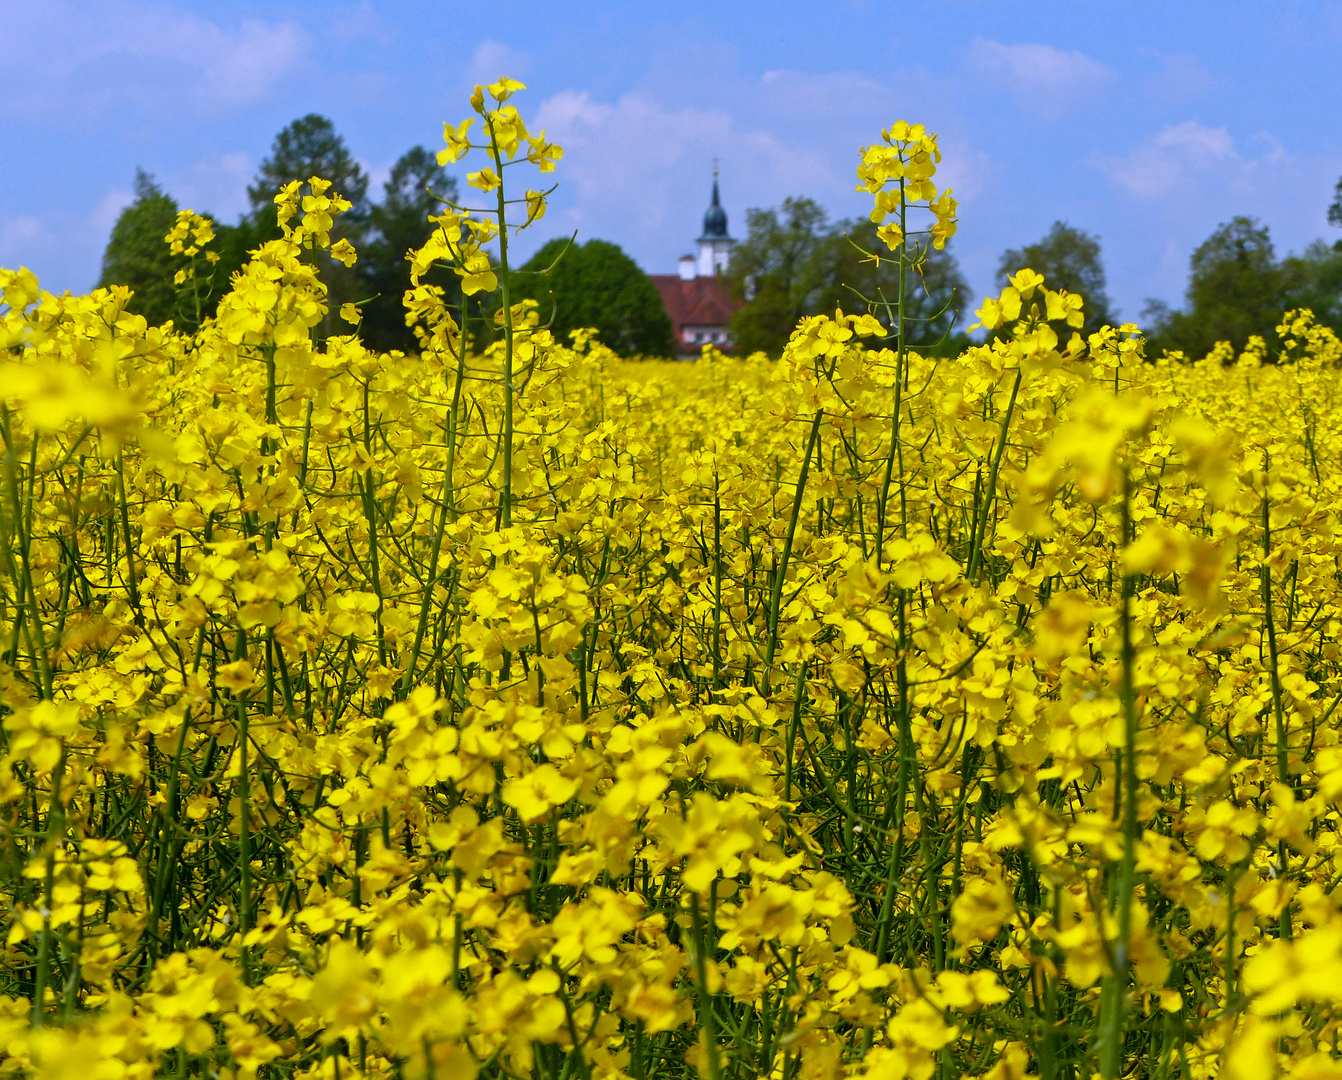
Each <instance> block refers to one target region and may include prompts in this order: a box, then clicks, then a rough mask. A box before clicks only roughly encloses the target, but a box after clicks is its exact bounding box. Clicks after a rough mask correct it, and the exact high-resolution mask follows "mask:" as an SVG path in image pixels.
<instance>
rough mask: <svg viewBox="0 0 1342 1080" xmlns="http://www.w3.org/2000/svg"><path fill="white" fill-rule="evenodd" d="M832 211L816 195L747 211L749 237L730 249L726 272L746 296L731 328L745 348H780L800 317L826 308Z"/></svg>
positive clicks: (771, 350) (831, 253)
mask: <svg viewBox="0 0 1342 1080" xmlns="http://www.w3.org/2000/svg"><path fill="white" fill-rule="evenodd" d="M835 254H836V252H835V249H834V245H833V243H832V229H831V226H830V222H829V215H828V214H827V213H826V212H825V210H824V208H823V207H821V206H820V204H819V203H817V202H816V201H815V200H814V199H808V198H806V197H804V196H801V197H796V198H788V199H784V200H783V205H782V206H781V207H770V208H768V209H764V210H758V209H753V210H747V211H746V237H745V239H744V240H742V241H741V242H740V243H738V244H737V245H736V247H735V248H733V250H732V256H731V261H730V262H729V263H728V270H727V277H728V280H729V281H730V283H731V285H732V289H733V292H734V293H735V294H736V296H737V297H738V298H740V299H742V300H744V301H745V304H744V306H743V307H742V308H741V309H740V310H739V311H738V312H737V313H736V315H735V316H734V317H733V318H732V324H731V333H732V340H733V341H734V342H735V343H736V347H737V348H738V349H739V350H740V351H741V353H743V354H749V353H752V352H758V351H763V352H767V353H771V354H777V353H779V352H780V351H781V350H782V348H783V345H784V343H786V341H787V339H788V337H789V336H790V335H791V333H792V331H793V329H794V328H795V327H796V325H797V320H798V319H800V318H801V317H802V316H804V315H811V314H814V313H815V312H816V311H819V310H822V309H821V307H820V305H821V299H822V295H823V294H824V292H825V289H826V286H827V285H828V284H829V283H830V282H831V281H832V280H833V273H832V272H831V271H832V269H833V267H832V263H833V260H834V257H835Z"/></svg>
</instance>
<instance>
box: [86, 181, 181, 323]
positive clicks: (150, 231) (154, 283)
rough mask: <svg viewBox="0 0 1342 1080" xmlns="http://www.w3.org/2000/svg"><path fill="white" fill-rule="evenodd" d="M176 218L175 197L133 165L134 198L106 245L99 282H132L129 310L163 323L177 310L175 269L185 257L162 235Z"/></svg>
mask: <svg viewBox="0 0 1342 1080" xmlns="http://www.w3.org/2000/svg"><path fill="white" fill-rule="evenodd" d="M176 220H177V203H176V201H175V200H174V199H173V198H172V196H170V195H166V194H164V192H163V189H162V188H160V187H159V186H158V184H157V183H155V182H154V178H153V177H152V176H150V175H149V174H148V173H147V172H145V171H144V170H143V169H136V170H135V201H134V202H133V203H131V204H130V205H129V206H128V207H126V209H124V210H122V211H121V214H120V215H119V216H118V217H117V220H116V224H115V225H113V226H112V235H111V236H110V237H109V238H108V240H107V247H106V248H105V249H104V251H103V261H102V273H101V275H100V276H99V278H98V284H99V285H100V286H107V285H128V286H130V288H131V289H132V290H133V291H134V294H135V295H134V296H133V297H131V301H130V303H129V304H127V305H126V306H127V308H128V310H130V311H133V312H135V313H136V314H138V315H143V316H144V317H145V318H146V319H147V320H148V321H149V322H150V324H151V325H155V326H157V325H160V324H162V323H164V322H166V321H167V320H169V319H171V318H173V317H174V316H175V315H176V313H177V293H176V290H175V288H174V286H173V281H172V279H173V275H174V274H175V273H176V272H177V271H178V269H180V268H181V266H182V265H183V262H184V260H183V259H182V258H181V257H180V256H176V255H173V254H171V253H170V252H169V251H168V245H167V244H165V243H164V242H163V237H164V235H165V234H166V233H167V232H168V230H169V229H171V228H172V226H173V222H175V221H176Z"/></svg>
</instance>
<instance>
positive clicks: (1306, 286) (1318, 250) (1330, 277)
mask: <svg viewBox="0 0 1342 1080" xmlns="http://www.w3.org/2000/svg"><path fill="white" fill-rule="evenodd" d="M1281 269H1282V276H1283V278H1284V279H1285V287H1286V293H1285V298H1284V301H1283V304H1282V308H1283V310H1285V309H1286V308H1309V309H1310V310H1311V311H1313V312H1314V318H1315V319H1316V320H1317V321H1319V322H1321V323H1323V324H1325V325H1326V326H1331V327H1332V328H1333V329H1334V330H1338V331H1342V241H1338V242H1337V243H1334V244H1329V243H1328V242H1327V241H1325V240H1315V241H1314V243H1312V244H1310V245H1309V247H1307V248H1305V250H1304V251H1303V252H1301V253H1300V254H1299V255H1288V256H1287V257H1286V258H1285V259H1283V260H1282V263H1281Z"/></svg>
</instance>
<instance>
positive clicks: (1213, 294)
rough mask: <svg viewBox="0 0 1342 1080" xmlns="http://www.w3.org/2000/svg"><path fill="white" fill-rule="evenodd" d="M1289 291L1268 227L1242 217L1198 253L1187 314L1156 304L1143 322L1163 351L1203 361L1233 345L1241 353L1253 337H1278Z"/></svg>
mask: <svg viewBox="0 0 1342 1080" xmlns="http://www.w3.org/2000/svg"><path fill="white" fill-rule="evenodd" d="M1286 285H1287V278H1286V275H1285V274H1284V272H1283V268H1282V266H1281V265H1280V264H1279V263H1278V262H1277V257H1276V251H1275V249H1274V248H1273V245H1272V237H1271V235H1270V233H1269V231H1268V227H1267V226H1266V225H1263V224H1261V223H1260V222H1259V221H1258V220H1257V219H1256V218H1251V217H1244V216H1240V217H1236V218H1234V219H1232V220H1231V221H1229V222H1226V223H1225V224H1224V225H1221V226H1218V227H1217V229H1216V231H1215V232H1214V233H1212V234H1211V236H1209V237H1208V238H1207V239H1206V240H1204V241H1203V242H1202V243H1201V244H1200V245H1198V247H1197V250H1195V251H1194V252H1193V255H1192V258H1191V259H1189V275H1188V288H1187V291H1186V293H1185V296H1184V307H1183V309H1182V310H1179V311H1171V310H1169V309H1168V308H1167V307H1165V305H1163V304H1151V305H1148V307H1147V309H1146V310H1145V311H1144V312H1143V319H1144V320H1145V321H1146V322H1147V329H1148V334H1149V337H1150V338H1151V341H1152V344H1153V346H1155V347H1157V348H1160V347H1163V348H1166V349H1171V350H1173V349H1179V350H1181V351H1183V352H1184V353H1186V354H1187V355H1189V356H1192V357H1199V356H1204V355H1206V354H1207V353H1208V352H1209V351H1210V350H1211V349H1212V348H1213V346H1215V345H1216V343H1217V342H1218V341H1229V342H1230V344H1231V345H1232V346H1233V347H1234V349H1235V350H1236V351H1237V352H1238V351H1239V350H1241V349H1243V348H1244V346H1245V345H1246V344H1248V341H1249V338H1250V337H1251V336H1252V335H1255V334H1257V335H1261V336H1263V337H1265V338H1266V337H1270V336H1271V335H1272V334H1273V331H1274V328H1275V327H1276V326H1277V324H1278V323H1279V322H1280V321H1281V314H1282V312H1283V310H1284V309H1285V306H1286V304H1287V303H1288V301H1287V296H1286Z"/></svg>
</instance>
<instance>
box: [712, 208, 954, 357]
mask: <svg viewBox="0 0 1342 1080" xmlns="http://www.w3.org/2000/svg"><path fill="white" fill-rule="evenodd" d="M873 254H875V255H878V256H879V257H880V258H879V262H878V261H876V260H873V259H872V258H870V255H873ZM909 256H910V261H911V263H912V266H911V267H910V269H909V270H908V272H907V273H906V284H905V302H906V306H905V320H906V331H905V333H906V340H907V341H908V343H909V344H912V345H916V346H923V347H933V346H935V345H936V344H937V343H939V342H942V341H943V339H945V338H946V337H947V333H948V332H949V331H950V329H951V327H952V325H954V324H955V322H956V319H957V317H958V314H959V312H960V311H961V310H962V309H963V306H964V302H965V297H966V294H967V292H968V289H967V286H966V285H965V281H964V277H963V275H962V274H961V273H960V268H959V264H958V263H957V262H956V259H955V256H954V255H952V254H951V253H950V252H949V251H928V252H925V253H923V252H920V251H915V249H913V248H912V246H911V247H910V251H909ZM728 278H729V280H730V281H731V283H732V287H733V290H734V291H735V293H736V295H737V296H738V297H739V298H741V299H742V300H744V301H745V303H744V305H743V306H742V308H741V310H740V311H738V312H737V314H736V316H735V317H734V318H733V320H732V338H733V340H734V341H735V342H736V345H737V347H738V348H739V349H740V350H741V352H743V353H750V352H755V351H764V352H767V353H772V354H777V353H778V352H780V351H781V350H782V348H783V345H784V344H785V343H786V342H787V339H788V337H789V336H790V335H791V333H792V331H793V329H794V328H795V327H796V325H797V321H798V320H799V319H801V318H802V317H803V316H806V315H814V314H816V313H818V312H823V311H833V310H834V309H835V308H838V307H842V308H844V309H845V310H847V311H862V310H867V309H868V308H869V307H871V308H872V309H873V310H874V311H875V312H876V314H878V315H880V316H881V317H882V318H884V319H886V321H891V322H892V321H893V319H892V313H893V305H894V300H895V298H896V297H897V296H898V288H899V262H898V259H896V258H892V257H891V253H890V252H889V250H888V249H887V248H886V246H885V244H884V243H883V242H882V241H881V240H880V239H879V238H878V237H877V235H876V226H875V225H874V224H872V223H871V221H870V220H868V219H866V218H859V219H855V220H840V221H837V222H833V223H831V222H830V220H829V215H828V214H827V213H826V212H825V210H824V209H823V208H822V207H821V206H820V205H819V204H818V203H816V202H815V200H813V199H809V198H806V197H804V196H802V197H796V198H788V199H784V200H783V203H782V205H781V206H779V207H771V208H768V209H762V210H760V209H755V210H747V211H746V237H745V239H744V240H743V241H742V242H741V243H739V244H738V245H737V246H736V248H735V249H734V250H733V251H732V258H731V263H730V264H729V268H728ZM887 304H889V305H890V306H891V309H890V310H887V308H886V305H887Z"/></svg>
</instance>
